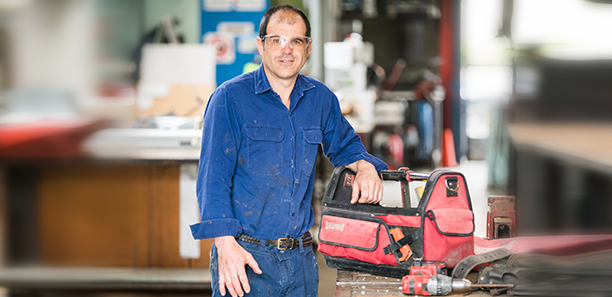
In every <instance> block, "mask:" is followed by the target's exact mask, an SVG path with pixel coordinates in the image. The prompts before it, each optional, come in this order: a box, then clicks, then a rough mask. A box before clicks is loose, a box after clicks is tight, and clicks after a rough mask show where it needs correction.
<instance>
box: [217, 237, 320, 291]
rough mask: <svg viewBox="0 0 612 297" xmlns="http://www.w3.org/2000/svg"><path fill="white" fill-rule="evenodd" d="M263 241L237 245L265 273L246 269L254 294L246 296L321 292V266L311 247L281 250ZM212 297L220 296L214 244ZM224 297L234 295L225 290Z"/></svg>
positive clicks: (240, 242)
mask: <svg viewBox="0 0 612 297" xmlns="http://www.w3.org/2000/svg"><path fill="white" fill-rule="evenodd" d="M264 242H265V241H264V240H262V241H261V243H260V244H259V245H255V244H251V243H247V242H244V241H238V244H240V246H242V247H243V248H244V249H246V250H247V251H248V252H249V253H251V254H252V255H253V258H255V261H257V264H259V268H260V269H261V270H262V271H263V273H262V274H256V273H255V272H253V269H251V267H250V266H248V265H247V266H246V273H247V277H248V278H249V285H250V286H251V292H250V293H249V294H245V296H277V297H283V296H292V297H294V296H295V297H300V296H308V297H316V296H317V294H318V293H317V291H318V289H319V264H318V263H317V257H316V256H315V254H314V252H313V250H312V246H307V247H304V246H303V245H302V244H301V240H300V247H298V248H295V249H287V250H283V251H281V250H278V249H277V248H276V247H273V246H265V245H264ZM210 274H211V276H212V291H213V294H212V296H213V297H217V296H218V297H220V296H221V293H220V292H219V262H218V255H217V247H216V246H215V244H214V243H213V245H212V250H211V258H210ZM225 296H226V297H227V296H231V295H230V293H229V291H228V290H227V288H226V293H225Z"/></svg>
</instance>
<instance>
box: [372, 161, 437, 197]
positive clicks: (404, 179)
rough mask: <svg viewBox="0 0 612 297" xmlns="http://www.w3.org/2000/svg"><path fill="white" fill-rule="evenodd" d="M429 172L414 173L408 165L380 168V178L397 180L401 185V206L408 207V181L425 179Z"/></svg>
mask: <svg viewBox="0 0 612 297" xmlns="http://www.w3.org/2000/svg"><path fill="white" fill-rule="evenodd" d="M428 178H429V174H425V173H416V172H413V171H412V170H410V168H408V167H402V168H400V169H398V170H381V171H380V179H382V180H394V181H399V182H400V183H401V186H402V204H403V207H410V187H408V183H409V182H411V181H415V180H418V181H427V179H428Z"/></svg>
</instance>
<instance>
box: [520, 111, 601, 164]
mask: <svg viewBox="0 0 612 297" xmlns="http://www.w3.org/2000/svg"><path fill="white" fill-rule="evenodd" d="M508 131H509V133H510V137H511V139H512V141H513V142H514V143H515V144H516V146H517V148H519V149H528V150H531V151H533V152H536V153H540V154H545V155H547V156H550V157H552V158H559V159H562V160H564V161H566V162H570V163H574V164H577V165H580V166H581V167H587V168H590V169H594V170H597V171H602V172H604V173H612V122H604V123H513V124H510V125H509V126H508Z"/></svg>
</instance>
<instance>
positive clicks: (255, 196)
mask: <svg viewBox="0 0 612 297" xmlns="http://www.w3.org/2000/svg"><path fill="white" fill-rule="evenodd" d="M290 98H291V104H290V108H289V109H287V107H286V106H285V105H284V104H283V103H282V100H281V98H280V96H279V95H278V94H277V93H276V92H274V91H273V90H272V88H271V87H270V83H269V82H268V79H267V77H266V75H265V73H264V68H263V67H260V68H258V69H257V70H255V71H253V72H249V73H246V74H243V75H240V76H238V77H236V78H234V79H232V80H230V81H227V82H225V83H223V84H222V85H221V86H219V87H218V88H217V90H215V92H214V93H213V94H212V96H211V97H210V100H209V103H208V106H207V107H206V112H205V115H204V124H203V131H202V149H201V154H200V165H199V169H198V177H197V190H196V191H197V196H198V202H199V205H200V217H201V222H200V223H197V224H194V225H191V231H192V233H193V237H194V238H195V239H201V238H213V237H217V236H226V235H231V236H234V237H237V236H238V235H240V234H241V233H244V234H246V235H248V236H252V237H255V238H261V239H278V238H283V237H298V236H301V235H302V234H304V233H305V232H307V231H308V230H309V229H310V228H311V227H312V225H313V223H314V214H313V211H312V208H311V206H310V203H311V199H312V190H313V184H314V171H315V162H316V159H317V152H318V148H319V146H322V148H323V152H324V153H325V155H326V156H327V157H328V158H329V160H330V162H331V163H332V164H333V165H334V166H341V165H349V164H351V163H353V162H356V161H358V160H367V161H369V162H370V163H372V164H373V165H374V166H375V167H376V169H377V170H378V171H380V170H383V169H386V168H387V165H386V164H385V163H384V162H382V161H381V160H379V159H377V158H376V157H374V156H372V155H370V154H368V153H367V152H366V150H365V147H364V146H363V143H362V142H361V139H360V137H359V135H357V134H356V133H355V132H354V130H353V128H352V127H351V126H350V124H349V123H348V122H347V120H346V119H345V118H344V116H343V115H342V113H341V112H340V105H339V103H338V99H337V98H336V96H335V95H334V94H333V93H332V92H331V91H330V90H329V89H328V88H327V87H326V86H325V85H323V84H322V83H321V82H319V81H317V80H315V79H312V78H310V77H307V76H305V75H302V74H300V75H298V77H297V80H296V83H295V86H294V88H293V91H292V92H291V97H290Z"/></svg>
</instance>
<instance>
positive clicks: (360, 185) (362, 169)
mask: <svg viewBox="0 0 612 297" xmlns="http://www.w3.org/2000/svg"><path fill="white" fill-rule="evenodd" d="M346 167H348V168H349V169H351V170H353V171H354V172H356V173H357V175H356V176H355V180H354V181H353V195H352V199H351V204H354V203H356V202H359V203H372V204H374V203H378V202H380V201H381V200H382V194H383V186H382V182H381V181H380V177H378V172H377V171H376V168H375V167H374V165H372V164H371V163H370V162H368V161H365V160H359V161H357V162H354V163H351V164H350V165H348V166H346Z"/></svg>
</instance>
